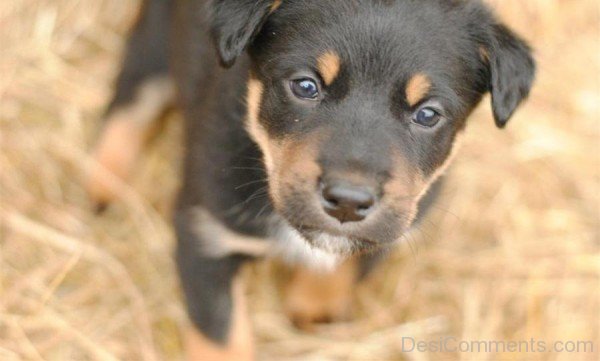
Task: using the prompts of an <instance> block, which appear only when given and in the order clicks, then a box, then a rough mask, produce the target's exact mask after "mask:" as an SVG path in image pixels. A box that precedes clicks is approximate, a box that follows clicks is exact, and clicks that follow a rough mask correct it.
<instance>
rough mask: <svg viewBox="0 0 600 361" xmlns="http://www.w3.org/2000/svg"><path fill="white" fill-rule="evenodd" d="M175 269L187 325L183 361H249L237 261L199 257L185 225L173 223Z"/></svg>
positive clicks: (233, 257)
mask: <svg viewBox="0 0 600 361" xmlns="http://www.w3.org/2000/svg"><path fill="white" fill-rule="evenodd" d="M176 223H177V233H178V246H177V254H176V257H177V267H178V270H179V276H180V278H181V283H182V286H183V291H184V294H185V298H186V302H187V309H188V314H189V316H190V319H191V320H192V324H193V326H192V327H191V329H190V330H188V332H187V335H186V336H187V339H186V349H187V350H186V351H187V355H188V359H189V360H194V361H195V360H198V361H210V360H225V361H226V360H236V361H238V360H239V361H243V360H251V359H252V358H253V344H252V334H251V329H250V323H249V320H248V315H247V312H246V304H245V300H244V290H243V284H242V282H241V281H242V280H241V279H240V277H239V276H238V271H239V269H240V266H241V265H242V264H243V263H244V261H245V260H247V259H248V258H247V257H243V256H236V255H230V256H224V257H220V258H215V257H210V256H205V255H203V254H202V250H201V245H202V242H205V241H204V240H202V239H201V235H198V234H195V233H194V232H193V231H191V230H190V229H191V228H193V227H191V226H192V225H191V224H189V223H188V222H176Z"/></svg>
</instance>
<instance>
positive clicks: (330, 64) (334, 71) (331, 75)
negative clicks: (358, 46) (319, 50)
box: [317, 50, 341, 85]
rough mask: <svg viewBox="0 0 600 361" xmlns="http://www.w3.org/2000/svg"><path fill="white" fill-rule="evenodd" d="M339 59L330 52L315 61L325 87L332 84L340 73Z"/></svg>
mask: <svg viewBox="0 0 600 361" xmlns="http://www.w3.org/2000/svg"><path fill="white" fill-rule="evenodd" d="M340 62H341V61H340V57H339V55H337V54H336V53H335V52H333V51H332V50H329V51H327V52H325V53H324V54H323V55H321V56H319V58H318V59H317V69H319V72H320V73H321V76H322V77H323V81H325V85H330V84H331V83H333V81H334V80H335V78H336V77H337V76H338V74H339V72H340Z"/></svg>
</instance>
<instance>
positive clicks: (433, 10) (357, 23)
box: [212, 0, 534, 253]
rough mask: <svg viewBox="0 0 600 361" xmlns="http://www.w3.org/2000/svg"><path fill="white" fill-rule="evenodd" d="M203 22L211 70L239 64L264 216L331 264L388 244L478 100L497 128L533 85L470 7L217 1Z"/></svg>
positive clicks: (509, 42) (437, 2) (509, 38)
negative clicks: (210, 45)
mask: <svg viewBox="0 0 600 361" xmlns="http://www.w3.org/2000/svg"><path fill="white" fill-rule="evenodd" d="M213 10H214V12H213V14H212V19H213V29H212V30H213V36H214V39H215V41H216V44H217V49H218V52H219V55H220V57H221V61H222V63H223V64H224V65H225V66H231V65H232V64H233V62H234V61H235V58H236V57H237V56H238V55H240V54H241V52H243V51H244V49H246V48H247V49H248V51H249V54H250V58H251V62H252V69H251V74H250V77H249V81H248V96H247V103H248V115H247V120H246V122H247V123H246V127H247V129H248V132H249V133H250V135H251V136H252V138H253V139H254V140H255V141H256V143H257V144H258V145H259V146H260V148H261V150H262V152H263V155H264V161H265V166H266V168H267V172H268V176H269V192H270V195H271V198H272V200H273V203H274V206H275V209H276V210H277V211H278V213H279V214H281V215H282V216H283V217H284V218H285V219H286V220H287V222H289V224H290V225H292V226H293V227H295V228H296V229H297V230H298V231H299V232H300V233H301V234H302V235H303V236H304V237H305V238H306V240H307V241H308V242H310V243H312V244H313V245H315V246H318V247H321V248H326V249H328V250H331V251H334V252H338V253H351V252H354V251H359V250H365V249H369V248H373V247H378V246H380V245H382V244H388V243H390V242H393V241H395V240H397V239H399V238H400V237H401V235H402V234H403V232H405V231H406V230H407V228H408V227H409V226H410V224H411V222H412V221H413V219H414V217H415V214H416V211H417V205H418V202H419V199H420V198H421V197H422V196H423V195H424V194H425V193H426V192H427V189H428V187H429V186H430V185H431V184H432V182H434V181H435V180H436V178H437V177H438V176H439V175H440V174H441V172H442V171H443V169H444V168H445V167H446V165H447V163H448V161H449V159H450V156H451V154H452V150H453V145H454V140H455V137H456V135H457V133H459V132H460V131H461V130H462V129H463V127H464V125H465V120H466V118H467V116H468V115H469V114H470V112H471V111H472V110H473V108H474V107H475V106H476V105H477V103H478V102H479V101H480V100H481V97H482V96H483V94H485V93H486V92H488V91H489V92H491V96H492V108H493V111H494V117H495V120H496V124H497V125H498V126H499V127H503V126H504V125H505V124H506V122H507V121H508V119H509V118H510V117H511V115H512V114H513V112H514V111H515V109H516V108H517V106H518V105H519V104H520V103H521V101H522V100H523V99H525V98H526V97H527V95H528V93H529V89H530V86H531V83H532V80H533V76H534V62H533V60H532V57H531V55H530V50H529V47H528V46H527V45H526V44H525V43H524V42H523V41H522V40H521V39H520V38H519V37H517V36H516V35H515V34H513V33H512V32H511V31H510V30H509V29H507V28H506V27H505V26H503V25H502V24H500V23H498V22H497V20H496V19H495V18H494V17H493V16H492V15H491V14H490V12H489V11H488V10H487V9H486V8H485V6H484V5H482V4H481V3H480V2H479V1H475V0H471V1H454V0H422V1H411V0H396V1H394V0H380V1H372V0H369V1H367V0H353V1H348V0H331V1H320V0H303V1H301V0H297V1H294V0H287V1H285V0H284V1H283V2H280V1H273V0H262V1H251V0H247V1H242V0H237V1H233V0H230V1H216V2H215V3H214V4H213Z"/></svg>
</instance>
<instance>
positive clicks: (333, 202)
mask: <svg viewBox="0 0 600 361" xmlns="http://www.w3.org/2000/svg"><path fill="white" fill-rule="evenodd" d="M319 188H320V199H321V205H322V206H323V209H324V210H325V213H327V214H328V215H330V216H331V217H333V218H336V219H337V220H338V221H340V223H346V222H360V221H362V220H364V219H365V218H366V217H367V216H368V215H369V214H370V213H371V212H372V211H373V210H374V209H375V205H376V203H377V195H376V193H375V191H374V190H373V189H372V187H369V186H367V185H357V184H351V183H348V182H345V181H343V180H339V179H333V180H327V181H321V182H320V187H319Z"/></svg>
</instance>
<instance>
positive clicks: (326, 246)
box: [298, 229, 377, 258]
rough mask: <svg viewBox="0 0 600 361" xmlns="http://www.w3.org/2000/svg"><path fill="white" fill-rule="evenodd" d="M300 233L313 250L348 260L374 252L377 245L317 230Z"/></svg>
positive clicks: (305, 230) (299, 230)
mask: <svg viewBox="0 0 600 361" xmlns="http://www.w3.org/2000/svg"><path fill="white" fill-rule="evenodd" d="M298 233H300V234H301V235H302V237H303V238H304V239H305V240H306V242H308V243H309V244H310V245H311V246H312V247H313V248H316V249H320V250H322V251H324V252H327V253H331V254H333V255H337V256H338V257H342V258H347V257H350V256H352V255H355V254H357V253H363V252H368V251H371V250H374V249H375V248H377V247H376V244H375V243H373V242H370V241H367V240H360V239H355V238H351V237H346V236H338V235H332V234H329V233H326V232H323V231H321V230H317V229H298Z"/></svg>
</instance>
